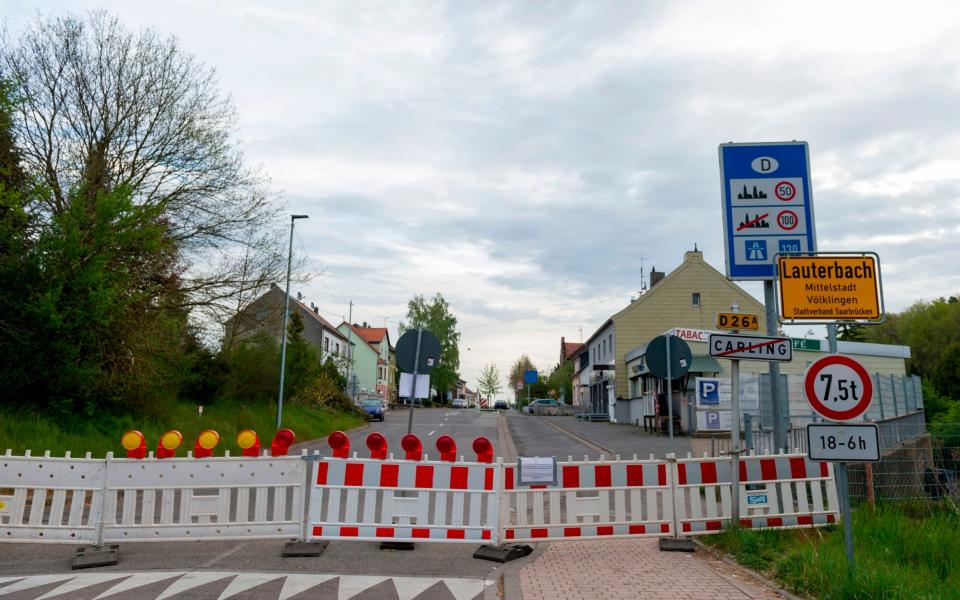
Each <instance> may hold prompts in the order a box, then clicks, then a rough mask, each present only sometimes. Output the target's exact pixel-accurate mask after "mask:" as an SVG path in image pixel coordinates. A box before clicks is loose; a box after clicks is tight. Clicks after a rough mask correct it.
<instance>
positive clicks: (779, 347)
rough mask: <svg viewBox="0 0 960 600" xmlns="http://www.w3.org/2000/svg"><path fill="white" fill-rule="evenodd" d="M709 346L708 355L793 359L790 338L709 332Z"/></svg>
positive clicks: (759, 358)
mask: <svg viewBox="0 0 960 600" xmlns="http://www.w3.org/2000/svg"><path fill="white" fill-rule="evenodd" d="M709 346H710V356H713V357H715V358H730V359H743V360H763V361H777V362H790V361H791V360H793V343H792V342H791V341H790V338H775V337H761V336H759V335H734V334H717V333H711V334H710V343H709Z"/></svg>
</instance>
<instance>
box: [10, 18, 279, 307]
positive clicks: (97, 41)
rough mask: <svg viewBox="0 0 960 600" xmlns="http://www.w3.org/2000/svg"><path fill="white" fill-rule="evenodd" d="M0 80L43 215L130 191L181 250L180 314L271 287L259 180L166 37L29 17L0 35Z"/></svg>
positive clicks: (199, 73)
mask: <svg viewBox="0 0 960 600" xmlns="http://www.w3.org/2000/svg"><path fill="white" fill-rule="evenodd" d="M0 70H2V71H3V72H4V73H5V76H6V77H8V78H9V80H10V81H11V83H12V85H13V87H14V89H15V90H16V94H17V95H18V97H19V98H20V99H21V100H22V101H21V102H20V103H18V105H17V111H16V113H15V114H14V117H13V123H12V129H13V133H14V135H15V137H16V139H17V140H18V141H19V143H20V145H21V147H22V158H23V164H24V167H25V170H26V171H27V173H28V174H29V175H30V176H31V177H33V178H34V179H35V180H36V181H39V182H42V183H43V184H44V187H45V189H46V190H47V193H46V194H44V195H41V196H40V197H39V199H38V200H37V206H35V207H33V208H34V210H35V211H36V212H38V213H39V214H40V215H42V216H44V217H45V218H47V219H49V218H51V217H53V216H55V215H56V214H58V213H60V212H62V211H64V210H65V209H66V208H67V207H68V206H69V204H70V203H71V202H72V201H73V200H74V199H75V198H76V197H77V196H76V195H77V194H87V195H89V196H88V197H96V195H97V194H98V193H101V192H105V191H110V190H113V189H117V188H118V187H121V186H125V187H128V188H129V189H131V190H132V191H133V194H134V199H135V202H136V203H137V204H139V205H141V206H148V207H154V208H155V209H156V211H155V212H156V214H157V219H158V220H160V221H161V222H163V223H164V224H165V226H166V228H167V230H168V232H169V235H170V236H171V238H172V239H173V240H174V241H175V242H176V247H177V251H178V255H179V260H180V262H181V266H182V267H183V269H182V272H181V278H182V280H183V291H184V294H183V295H182V297H183V299H184V307H186V308H195V307H204V308H205V309H207V312H208V313H209V312H212V313H218V312H222V311H221V310H220V309H222V308H223V307H224V305H225V304H228V303H230V304H232V303H233V302H234V301H238V298H239V299H241V300H240V301H242V297H243V296H244V295H245V294H250V293H253V292H254V291H257V292H259V291H261V290H262V289H263V288H264V285H269V282H270V281H276V280H278V279H279V277H280V275H281V274H282V272H283V264H282V261H279V262H278V260H277V254H278V252H282V243H280V242H279V239H278V237H279V236H278V237H270V236H268V235H266V234H267V233H268V231H269V228H272V227H273V226H274V225H275V222H276V221H275V219H276V216H277V209H276V206H275V203H274V202H273V199H272V198H271V197H270V195H269V194H268V192H267V185H266V184H267V181H266V179H265V177H264V176H263V175H261V174H260V173H258V172H257V171H255V170H252V169H249V168H247V167H246V166H245V165H244V161H243V156H242V153H241V152H240V150H239V149H238V147H237V145H236V143H235V142H234V133H235V129H236V115H235V111H234V108H233V106H232V104H231V102H230V99H229V98H228V97H227V96H224V95H223V94H221V92H220V90H219V89H218V86H217V79H216V75H215V72H214V70H213V69H211V68H209V67H206V66H204V65H202V64H201V63H199V62H198V61H197V60H196V59H195V58H194V57H193V56H191V55H189V54H187V53H185V52H184V51H183V50H181V49H180V47H179V46H178V43H177V41H176V39H175V38H172V37H169V38H165V39H164V38H161V37H160V36H159V35H158V34H157V33H156V32H154V31H152V30H145V31H140V32H137V33H132V32H130V31H128V30H127V29H125V28H124V27H123V26H122V25H121V23H120V22H119V21H118V20H117V19H116V18H115V17H112V16H110V15H107V14H106V13H104V12H100V11H97V12H91V13H87V14H85V15H83V16H65V17H53V18H49V19H44V18H42V17H40V16H38V17H37V18H36V19H35V21H34V22H33V23H32V24H31V25H30V26H29V27H28V28H27V29H26V30H25V31H24V32H23V33H22V34H21V35H20V36H19V37H18V38H17V39H9V36H8V35H7V34H3V36H2V37H0ZM270 233H272V232H270ZM228 300H229V302H228Z"/></svg>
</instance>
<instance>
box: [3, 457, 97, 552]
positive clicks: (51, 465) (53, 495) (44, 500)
mask: <svg viewBox="0 0 960 600" xmlns="http://www.w3.org/2000/svg"><path fill="white" fill-rule="evenodd" d="M105 474H106V463H105V461H104V460H103V459H99V460H98V459H92V458H90V455H89V454H88V455H87V457H86V458H73V457H71V456H70V453H67V454H66V455H65V456H63V457H51V456H50V453H49V452H47V453H45V454H44V455H43V456H42V457H41V456H31V455H30V452H26V453H25V454H24V455H23V456H13V455H12V453H11V452H10V450H7V452H6V454H4V455H3V456H2V457H0V541H17V542H55V543H60V544H63V543H77V544H92V543H95V542H96V541H97V539H98V534H99V531H98V525H99V519H100V509H101V507H102V504H103V487H104V483H105V481H106V480H105Z"/></svg>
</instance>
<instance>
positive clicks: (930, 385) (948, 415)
mask: <svg viewBox="0 0 960 600" xmlns="http://www.w3.org/2000/svg"><path fill="white" fill-rule="evenodd" d="M839 338H840V339H842V340H849V341H858V342H875V343H879V344H899V345H902V346H909V347H910V359H909V360H907V374H909V375H919V376H920V377H921V379H922V382H923V403H924V408H925V411H926V415H927V420H929V421H940V422H944V423H960V296H951V297H949V298H938V299H936V300H933V301H930V302H926V301H921V302H916V303H915V304H913V305H912V306H910V307H909V308H907V309H906V310H904V311H903V312H900V313H891V314H888V315H887V318H886V320H885V321H884V322H883V323H881V324H879V325H848V326H843V327H841V328H840V333H839Z"/></svg>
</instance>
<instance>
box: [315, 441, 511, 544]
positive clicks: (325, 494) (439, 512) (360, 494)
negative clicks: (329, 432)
mask: <svg viewBox="0 0 960 600" xmlns="http://www.w3.org/2000/svg"><path fill="white" fill-rule="evenodd" d="M316 459H317V460H316V461H315V462H314V463H313V471H312V473H313V475H312V478H311V480H312V482H313V485H312V486H311V489H310V491H309V494H308V495H309V509H308V512H307V515H308V516H307V519H308V536H307V539H308V540H310V541H317V540H374V541H379V542H384V541H392V542H428V541H431V542H455V543H465V542H469V543H478V542H479V543H497V541H498V540H497V525H498V523H499V515H498V510H499V505H498V502H497V498H498V493H499V489H500V477H501V466H500V465H499V464H489V463H470V462H462V460H461V462H456V463H452V462H445V461H442V462H437V461H416V460H397V459H394V458H393V457H392V455H391V457H390V458H389V459H374V458H369V459H366V458H357V456H356V454H354V456H353V458H347V459H341V458H328V457H319V456H318V457H316Z"/></svg>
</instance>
